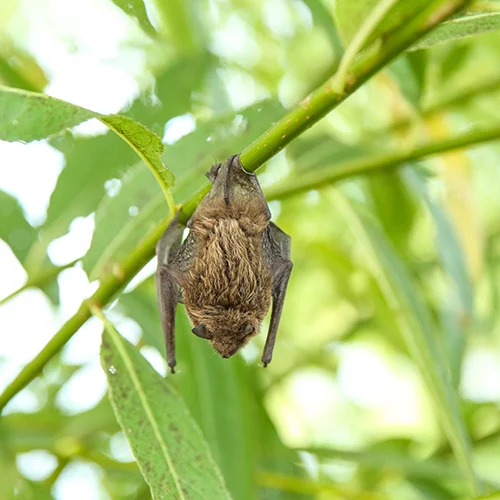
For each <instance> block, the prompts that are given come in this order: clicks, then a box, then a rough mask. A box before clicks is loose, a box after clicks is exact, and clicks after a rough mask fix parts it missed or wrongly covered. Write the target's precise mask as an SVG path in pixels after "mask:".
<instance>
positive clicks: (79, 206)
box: [42, 132, 149, 240]
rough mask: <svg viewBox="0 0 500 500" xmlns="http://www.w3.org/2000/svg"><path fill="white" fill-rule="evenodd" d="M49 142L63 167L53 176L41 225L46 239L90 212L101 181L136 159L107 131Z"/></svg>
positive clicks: (118, 174) (101, 189) (100, 191)
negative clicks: (62, 158) (62, 159)
mask: <svg viewBox="0 0 500 500" xmlns="http://www.w3.org/2000/svg"><path fill="white" fill-rule="evenodd" d="M51 144H52V146H54V147H56V148H57V149H59V150H60V151H61V152H62V153H64V155H65V158H66V167H65V168H64V169H63V171H62V172H61V174H60V175H59V178H58V179H57V184H56V187H55V189H54V191H53V193H52V196H51V197H50V204H49V207H48V210H47V219H46V220H45V223H44V225H43V226H42V228H43V230H44V237H45V238H47V239H49V240H50V239H53V238H57V237H58V236H61V235H63V234H65V233H66V232H67V231H68V228H69V225H70V223H71V221H72V220H73V219H75V218H76V217H82V216H83V217H85V216H87V215H89V214H90V213H91V212H92V211H94V210H95V208H96V207H97V205H98V204H99V202H100V200H101V198H102V196H103V194H104V192H105V186H104V184H105V182H106V181H108V180H110V179H113V178H120V177H121V175H122V173H123V171H124V170H126V169H127V168H128V167H130V166H132V165H134V164H135V163H136V158H137V155H136V154H135V153H134V151H133V150H132V149H131V148H129V147H128V146H127V144H126V143H125V142H124V141H122V140H121V139H120V138H119V137H118V136H117V135H116V134H113V133H109V132H108V133H107V134H106V135H104V136H98V137H91V138H74V137H73V136H72V135H71V134H66V135H65V136H64V137H61V138H57V139H56V140H53V141H52V142H51ZM148 173H149V172H148ZM47 233H48V234H47Z"/></svg>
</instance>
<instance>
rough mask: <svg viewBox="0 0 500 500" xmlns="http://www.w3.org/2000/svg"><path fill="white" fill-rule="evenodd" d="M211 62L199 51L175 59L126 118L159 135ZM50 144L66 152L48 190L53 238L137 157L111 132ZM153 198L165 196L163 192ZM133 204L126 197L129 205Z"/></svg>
mask: <svg viewBox="0 0 500 500" xmlns="http://www.w3.org/2000/svg"><path fill="white" fill-rule="evenodd" d="M212 62H213V58H210V57H208V56H206V57H204V58H203V57H202V56H201V55H200V56H193V57H189V58H185V59H182V60H179V61H177V62H174V63H173V64H172V65H171V66H169V67H168V68H166V69H165V71H164V72H162V73H161V75H160V76H159V77H158V79H157V81H156V85H155V95H156V98H155V99H152V98H151V96H149V95H148V93H147V92H145V94H144V95H142V96H140V97H139V98H138V99H137V100H136V101H135V102H134V104H133V105H132V107H131V108H130V109H129V110H128V111H126V116H128V117H130V118H132V119H133V120H135V121H138V122H140V123H144V124H145V125H147V126H148V127H150V128H151V129H152V130H153V131H154V132H155V133H158V134H163V130H164V127H165V122H166V121H167V120H169V119H170V118H172V117H174V116H176V115H179V114H183V113H186V112H187V111H188V110H189V109H190V108H191V95H192V93H193V91H194V90H196V89H197V88H199V86H200V85H201V84H202V82H203V77H204V75H205V73H206V71H207V70H208V68H209V67H210V64H211V63H212ZM53 145H55V146H56V147H57V148H58V149H60V150H62V151H63V152H64V153H65V156H66V167H65V168H64V170H63V171H62V173H61V175H60V176H59V179H58V182H57V185H56V188H55V190H54V192H53V193H52V197H51V200H50V205H49V209H48V215H47V221H46V222H45V225H44V229H45V230H46V231H49V230H50V234H51V236H52V237H57V236H60V235H62V234H64V233H65V232H66V231H67V229H68V226H69V224H70V222H71V221H72V220H73V219H74V218H75V217H78V216H86V215H88V214H90V213H91V212H92V211H94V210H96V208H97V206H98V204H99V202H100V200H101V199H102V197H103V194H104V192H105V190H104V183H105V182H106V181H107V180H110V179H113V178H114V179H120V178H121V176H122V175H123V173H124V171H126V170H127V168H129V167H130V166H132V165H136V164H137V156H136V155H135V153H134V152H133V151H132V150H131V148H129V147H127V146H126V144H125V143H124V141H122V140H120V139H119V138H118V137H116V135H115V134H110V133H108V134H106V135H105V136H99V137H93V138H75V139H72V138H69V137H65V138H63V139H62V140H57V141H55V142H54V143H53ZM164 159H165V164H166V165H167V166H168V167H169V168H170V167H171V166H172V165H173V163H172V161H170V159H169V157H168V156H164ZM153 184H154V183H152V185H153ZM157 192H158V191H156V188H155V193H157ZM158 197H159V198H160V200H161V198H163V199H164V196H163V195H162V194H158ZM160 203H161V201H160ZM133 204H134V202H133V200H131V203H130V205H129V206H132V205H133ZM109 229H110V235H111V233H112V231H111V228H109ZM115 229H117V228H115Z"/></svg>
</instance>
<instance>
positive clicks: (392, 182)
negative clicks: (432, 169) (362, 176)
mask: <svg viewBox="0 0 500 500" xmlns="http://www.w3.org/2000/svg"><path fill="white" fill-rule="evenodd" d="M367 184H368V189H369V194H370V195H371V200H372V203H373V206H374V212H375V213H376V215H377V218H378V219H379V220H380V222H381V224H382V226H383V227H384V229H385V232H386V234H387V235H388V237H389V238H390V239H391V241H392V243H393V244H394V245H395V246H396V248H398V250H400V251H401V252H402V253H403V254H405V253H406V252H407V251H408V248H407V244H408V237H409V235H410V234H411V230H412V228H413V223H414V220H415V217H416V212H417V204H416V201H415V197H414V196H412V193H411V192H410V190H409V188H408V187H407V186H406V184H405V182H404V180H403V179H402V175H401V172H399V171H395V172H379V173H375V174H373V175H370V176H369V177H368V179H367Z"/></svg>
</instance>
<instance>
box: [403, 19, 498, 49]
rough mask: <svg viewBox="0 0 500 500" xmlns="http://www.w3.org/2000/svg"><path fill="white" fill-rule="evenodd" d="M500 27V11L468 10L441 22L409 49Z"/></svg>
mask: <svg viewBox="0 0 500 500" xmlns="http://www.w3.org/2000/svg"><path fill="white" fill-rule="evenodd" d="M499 28H500V12H488V11H486V12H477V11H473V12H466V13H464V14H462V15H459V16H456V17H454V18H452V19H449V20H448V21H445V22H443V23H441V24H440V25H439V26H437V27H436V28H435V29H433V30H432V31H431V32H430V33H428V34H427V35H425V36H424V37H423V38H421V39H420V40H418V41H417V42H416V43H415V44H414V45H412V46H411V48H410V49H409V50H419V49H425V48H427V47H431V46H432V45H436V44H439V43H444V42H449V41H451V40H457V39H459V38H463V37H466V36H472V35H480V34H482V33H487V32H488V31H494V30H498V29H499Z"/></svg>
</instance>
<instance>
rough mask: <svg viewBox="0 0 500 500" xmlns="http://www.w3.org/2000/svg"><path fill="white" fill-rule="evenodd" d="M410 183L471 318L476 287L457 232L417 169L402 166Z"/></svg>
mask: <svg viewBox="0 0 500 500" xmlns="http://www.w3.org/2000/svg"><path fill="white" fill-rule="evenodd" d="M402 175H403V178H404V180H405V182H406V183H407V185H408V186H409V187H410V188H411V189H412V190H413V191H414V192H415V193H416V194H417V195H418V196H419V197H420V198H421V199H422V200H423V201H424V203H425V204H426V205H427V207H428V208H429V210H430V212H431V215H432V217H433V219H434V223H435V225H436V246H437V250H438V254H439V257H440V261H441V263H442V265H443V267H444V269H445V271H446V272H447V273H448V275H449V276H450V278H451V279H452V280H453V282H454V284H455V287H456V291H457V295H458V297H459V301H460V304H461V308H462V314H463V315H466V316H467V317H468V318H469V319H470V318H471V317H472V314H473V308H474V305H473V300H474V290H473V288H472V283H471V280H470V278H469V275H468V272H467V262H466V259H465V256H464V252H463V250H462V247H461V245H460V241H459V239H458V236H457V233H456V231H455V229H454V227H453V224H452V223H451V220H450V218H449V217H448V215H447V213H446V211H445V210H444V208H443V207H442V206H441V205H440V204H439V202H438V201H436V200H434V199H432V198H431V196H430V195H429V193H428V190H427V189H426V186H425V184H424V183H423V181H422V179H421V178H420V177H419V175H418V173H417V172H416V171H414V170H413V169H410V168H405V169H404V170H403V174H402Z"/></svg>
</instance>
